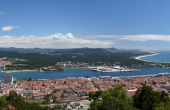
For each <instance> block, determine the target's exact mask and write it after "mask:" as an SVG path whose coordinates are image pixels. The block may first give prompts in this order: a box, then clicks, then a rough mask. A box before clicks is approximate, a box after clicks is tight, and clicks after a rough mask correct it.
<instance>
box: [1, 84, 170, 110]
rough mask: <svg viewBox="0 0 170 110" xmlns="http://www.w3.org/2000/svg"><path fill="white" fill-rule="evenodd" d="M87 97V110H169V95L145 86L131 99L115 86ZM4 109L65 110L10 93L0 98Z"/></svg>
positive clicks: (45, 99) (46, 99)
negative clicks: (27, 100) (90, 101)
mask: <svg viewBox="0 0 170 110" xmlns="http://www.w3.org/2000/svg"><path fill="white" fill-rule="evenodd" d="M55 91H56V90H55ZM55 91H54V92H55ZM51 96H52V95H51V94H49V95H47V96H46V97H45V98H44V100H42V104H49V97H51ZM89 97H90V100H93V101H92V103H91V105H90V109H89V110H170V98H169V95H168V94H167V93H166V92H164V91H160V92H155V91H153V90H152V88H151V87H150V86H147V85H145V84H143V87H141V88H139V89H138V90H137V92H136V93H135V95H134V96H133V98H129V97H128V96H127V95H126V93H125V90H124V88H123V86H121V85H116V86H114V87H113V88H111V89H109V90H106V91H97V92H95V93H90V94H89ZM56 101H57V100H56ZM57 102H58V101H57ZM4 109H7V110H11V109H17V110H60V109H63V110H65V109H66V108H65V107H64V108H61V107H60V106H56V107H54V108H49V107H47V106H45V107H41V106H39V105H38V104H36V103H34V102H32V101H29V102H26V101H25V100H24V99H23V98H22V97H21V96H20V95H18V94H17V93H16V92H14V91H10V93H9V96H2V97H0V110H4Z"/></svg>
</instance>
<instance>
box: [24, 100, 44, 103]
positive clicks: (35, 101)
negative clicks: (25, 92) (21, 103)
mask: <svg viewBox="0 0 170 110" xmlns="http://www.w3.org/2000/svg"><path fill="white" fill-rule="evenodd" d="M43 101H44V99H37V100H26V102H28V103H37V104H41V103H43Z"/></svg>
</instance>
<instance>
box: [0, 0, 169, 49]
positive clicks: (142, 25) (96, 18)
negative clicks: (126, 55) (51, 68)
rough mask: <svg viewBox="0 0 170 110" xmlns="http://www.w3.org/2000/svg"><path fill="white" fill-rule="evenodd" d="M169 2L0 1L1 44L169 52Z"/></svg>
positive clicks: (24, 46)
mask: <svg viewBox="0 0 170 110" xmlns="http://www.w3.org/2000/svg"><path fill="white" fill-rule="evenodd" d="M169 13H170V0H163V1H162V0H0V29H1V30H0V47H17V48H55V49H61V48H81V47H89V48H112V47H114V48H117V49H142V50H162V49H163V50H170V14H169Z"/></svg>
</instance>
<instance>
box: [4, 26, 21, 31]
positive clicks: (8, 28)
mask: <svg viewBox="0 0 170 110" xmlns="http://www.w3.org/2000/svg"><path fill="white" fill-rule="evenodd" d="M15 28H20V26H4V27H2V31H11V30H14V29H15Z"/></svg>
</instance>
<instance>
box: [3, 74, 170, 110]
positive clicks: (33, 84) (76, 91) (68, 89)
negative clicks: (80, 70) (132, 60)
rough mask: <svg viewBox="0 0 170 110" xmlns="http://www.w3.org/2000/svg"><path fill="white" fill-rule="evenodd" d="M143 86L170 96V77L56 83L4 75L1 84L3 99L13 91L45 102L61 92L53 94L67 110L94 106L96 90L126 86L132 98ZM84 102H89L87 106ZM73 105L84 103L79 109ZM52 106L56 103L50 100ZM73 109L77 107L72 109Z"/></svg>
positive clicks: (82, 80) (103, 78) (27, 98)
mask: <svg viewBox="0 0 170 110" xmlns="http://www.w3.org/2000/svg"><path fill="white" fill-rule="evenodd" d="M142 84H147V85H149V86H151V87H152V88H153V90H154V91H157V92H161V91H162V90H164V91H166V92H167V93H168V94H169V90H170V78H169V76H167V75H161V74H159V75H158V76H155V77H134V78H112V77H99V78H97V77H92V78H83V77H79V78H75V77H72V78H65V79H56V80H33V79H31V80H30V81H27V80H23V81H22V80H21V81H17V80H15V81H14V78H13V76H8V75H7V76H4V77H3V80H2V81H1V88H0V96H2V95H8V94H9V92H10V91H11V90H13V91H15V92H16V93H17V94H20V95H21V96H22V97H23V98H24V99H25V100H26V101H29V100H40V99H44V97H45V96H46V95H47V94H50V93H52V92H53V91H54V90H57V91H58V92H57V93H55V94H53V95H54V97H55V98H56V100H58V101H60V102H62V103H67V102H70V103H69V104H68V105H67V109H78V108H80V106H82V107H83V108H84V109H88V108H89V107H90V103H91V100H90V98H89V93H95V92H96V91H104V90H108V89H110V88H112V87H113V86H115V85H122V86H123V87H124V89H125V91H126V94H127V96H128V97H130V98H132V97H133V95H134V94H135V92H136V91H137V89H138V88H140V87H142ZM82 101H85V102H86V103H85V102H84V103H83V104H82V103H81V102H82ZM73 103H81V104H79V106H77V108H75V106H73V105H74V104H73ZM50 104H51V107H52V105H53V104H57V103H55V102H54V101H53V100H52V99H51V100H50ZM72 107H73V108H72Z"/></svg>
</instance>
